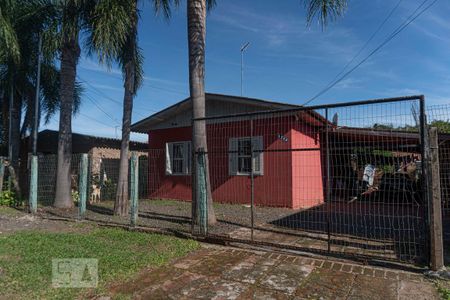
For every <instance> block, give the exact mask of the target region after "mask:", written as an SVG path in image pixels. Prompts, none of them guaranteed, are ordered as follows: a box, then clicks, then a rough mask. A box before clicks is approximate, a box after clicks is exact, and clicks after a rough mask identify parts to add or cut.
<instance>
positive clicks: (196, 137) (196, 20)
mask: <svg viewBox="0 0 450 300" xmlns="http://www.w3.org/2000/svg"><path fill="white" fill-rule="evenodd" d="M214 4H215V1H214V0H187V23H188V25H187V26H188V47H189V90H190V98H191V101H192V108H193V109H192V111H193V115H192V117H193V118H194V119H195V118H203V117H205V46H206V43H205V37H206V13H207V9H208V8H211V7H213V6H214ZM305 7H306V10H307V24H308V25H310V24H311V23H312V22H313V21H314V20H315V19H317V20H318V22H319V23H320V24H321V26H322V28H325V27H326V25H327V23H328V20H334V19H335V18H337V17H340V16H342V14H343V13H344V11H345V10H346V8H347V0H305ZM192 143H193V147H192V149H193V152H194V153H196V152H198V151H199V150H200V149H203V150H204V151H207V140H206V123H205V121H197V122H194V126H193V132H192ZM207 158H208V157H207V155H206V159H205V162H206V188H207V207H208V224H214V223H215V222H216V217H215V214H214V210H213V205H212V196H211V184H210V178H209V162H208V159H207ZM196 174H197V170H196V166H195V164H194V166H193V174H192V187H193V188H192V205H193V208H194V209H193V216H192V217H193V218H194V219H195V218H196V215H195V214H196V211H197V209H196V206H197V197H198V195H197V189H196V188H195V187H196V183H195V178H196Z"/></svg>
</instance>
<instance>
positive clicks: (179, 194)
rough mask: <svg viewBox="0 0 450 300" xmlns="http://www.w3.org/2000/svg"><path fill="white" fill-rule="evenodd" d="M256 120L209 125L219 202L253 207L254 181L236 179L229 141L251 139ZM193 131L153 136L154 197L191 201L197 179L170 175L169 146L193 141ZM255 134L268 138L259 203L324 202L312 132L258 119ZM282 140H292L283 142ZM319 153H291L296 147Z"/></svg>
mask: <svg viewBox="0 0 450 300" xmlns="http://www.w3.org/2000/svg"><path fill="white" fill-rule="evenodd" d="M251 128H252V127H251V124H250V121H236V122H230V123H220V124H209V125H208V126H207V139H208V157H209V164H210V178H211V187H212V195H213V200H214V201H216V202H223V203H239V204H250V201H251V200H250V199H251V178H250V177H249V176H230V175H229V170H228V163H229V162H228V141H229V138H231V137H246V136H250V135H251ZM191 135H192V131H191V128H190V127H183V128H171V129H160V130H153V131H151V132H150V133H149V148H150V150H149V151H150V153H149V169H150V170H149V171H150V173H149V189H150V196H151V197H152V198H162V199H179V200H187V201H190V200H191V177H190V176H171V175H166V174H165V144H166V143H167V142H175V141H188V140H191ZM253 135H254V136H263V137H264V148H265V150H266V152H264V154H263V155H264V158H263V159H264V174H263V175H262V176H255V178H254V183H255V185H254V195H255V203H256V204H257V205H263V206H277V207H289V208H300V207H310V206H313V205H317V204H320V203H321V202H323V190H322V174H321V172H322V171H321V162H320V150H319V149H320V143H319V140H318V134H317V132H316V130H315V129H313V128H312V127H309V126H306V125H304V124H302V123H300V122H295V121H293V120H292V117H289V118H286V117H284V118H281V117H280V118H272V119H270V120H267V119H261V120H255V121H254V123H253ZM279 135H282V136H284V137H286V138H287V140H283V139H280V138H279ZM296 147H302V148H306V147H307V148H315V149H317V151H298V152H297V151H291V149H292V148H296Z"/></svg>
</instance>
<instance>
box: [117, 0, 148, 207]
mask: <svg viewBox="0 0 450 300" xmlns="http://www.w3.org/2000/svg"><path fill="white" fill-rule="evenodd" d="M130 16H131V20H130V21H131V24H130V30H129V34H128V35H127V39H126V41H125V44H124V46H123V47H122V51H120V54H119V57H118V61H119V65H120V66H121V68H122V73H123V77H124V85H123V87H124V90H125V91H124V97H123V116H122V143H121V146H120V165H119V181H118V184H117V190H116V201H115V202H114V214H115V215H119V216H127V215H128V210H129V201H128V151H129V144H130V126H131V114H132V111H133V98H134V96H135V95H136V92H137V90H138V88H139V86H140V85H141V83H142V77H143V70H142V60H143V59H142V54H141V51H140V49H139V46H138V41H137V24H138V19H139V12H138V8H137V0H131V5H130Z"/></svg>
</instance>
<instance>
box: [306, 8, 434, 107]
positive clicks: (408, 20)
mask: <svg viewBox="0 0 450 300" xmlns="http://www.w3.org/2000/svg"><path fill="white" fill-rule="evenodd" d="M428 1H429V0H424V1H423V2H422V3H421V4H420V5H419V6H418V7H417V8H416V9H415V10H414V12H413V13H412V14H411V15H410V16H409V17H408V18H407V19H406V20H405V21H404V22H403V23H402V24H401V25H400V26H398V27H397V28H396V29H395V30H394V31H393V32H392V33H391V34H390V35H389V36H388V37H387V38H386V39H385V40H384V41H383V42H382V43H381V44H380V45H378V46H377V47H376V48H375V49H374V50H373V51H372V52H370V53H369V54H368V55H367V56H366V57H365V58H364V59H362V60H361V61H360V62H359V63H358V64H357V65H356V66H354V67H353V68H351V69H350V70H349V71H347V72H346V73H345V74H343V75H342V76H341V77H339V78H338V79H337V80H335V81H334V82H333V83H332V84H331V85H329V86H328V87H326V88H325V89H323V90H322V91H320V92H319V93H317V94H316V95H315V96H314V97H312V98H311V99H309V100H308V101H306V102H305V103H304V104H303V105H307V104H309V103H311V102H312V101H314V100H315V99H317V98H318V97H320V96H321V95H323V94H325V93H326V92H328V91H329V90H330V89H331V88H333V87H334V86H336V84H338V83H339V82H341V81H342V80H343V79H344V78H346V77H347V76H348V75H350V74H351V73H352V72H353V71H355V70H356V69H357V68H358V67H359V66H361V65H362V64H363V63H365V62H366V61H367V60H368V59H369V58H370V57H372V56H373V55H374V54H375V53H376V52H378V51H379V50H380V49H381V48H383V47H384V46H385V45H386V44H387V43H389V42H390V41H391V40H392V39H393V38H394V37H396V36H397V35H398V34H399V33H400V32H402V31H403V30H404V29H405V28H406V27H408V25H409V24H411V23H412V22H414V20H416V19H417V18H418V17H420V16H421V15H422V14H423V13H424V12H425V11H427V10H428V9H429V8H430V7H432V6H433V5H434V4H435V3H436V2H437V1H438V0H434V1H433V2H431V3H430V4H429V5H428V6H426V7H425V8H424V9H422V10H421V11H420V12H419V13H417V14H416V12H417V11H419V10H420V8H421V7H422V6H424V5H425V4H426V3H427V2H428ZM414 14H416V15H415V16H414Z"/></svg>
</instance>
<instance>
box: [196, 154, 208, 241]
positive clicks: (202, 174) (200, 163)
mask: <svg viewBox="0 0 450 300" xmlns="http://www.w3.org/2000/svg"><path fill="white" fill-rule="evenodd" d="M196 182H197V195H198V198H197V204H198V210H199V212H198V216H199V219H200V220H199V221H200V222H199V223H200V233H201V234H203V235H206V233H207V232H208V211H207V210H208V206H207V203H206V202H207V195H206V168H205V151H204V149H203V148H200V149H199V151H198V159H197V180H196Z"/></svg>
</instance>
